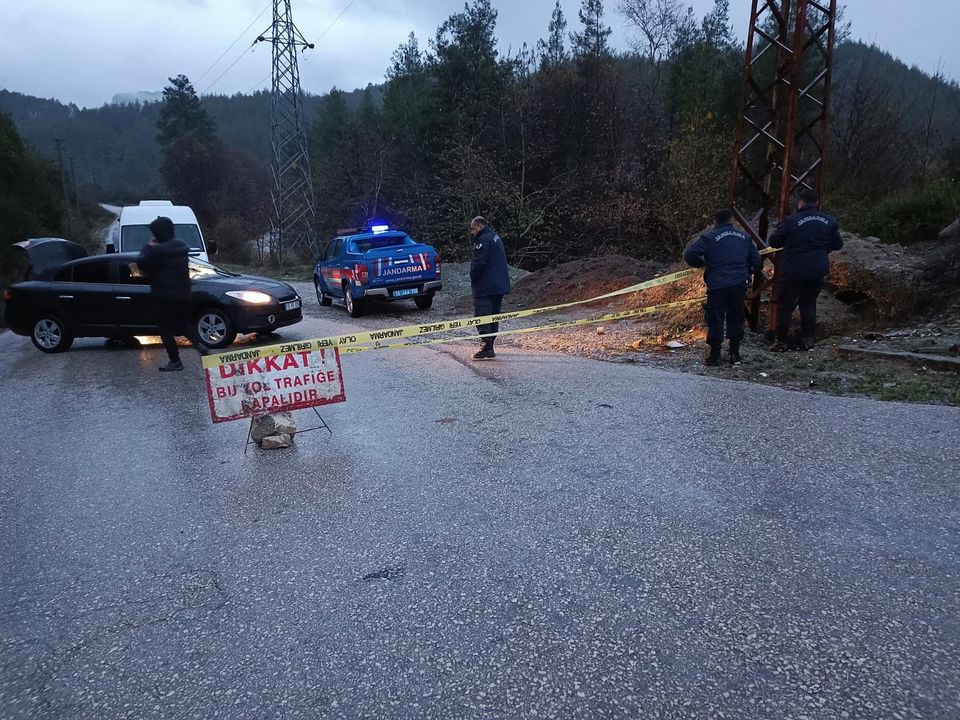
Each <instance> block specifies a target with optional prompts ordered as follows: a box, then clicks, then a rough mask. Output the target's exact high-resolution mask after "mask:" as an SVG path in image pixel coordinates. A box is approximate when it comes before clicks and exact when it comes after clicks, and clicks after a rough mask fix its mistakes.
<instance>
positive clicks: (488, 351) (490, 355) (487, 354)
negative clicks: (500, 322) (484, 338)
mask: <svg viewBox="0 0 960 720" xmlns="http://www.w3.org/2000/svg"><path fill="white" fill-rule="evenodd" d="M496 357H497V355H496V353H495V352H493V343H492V342H485V343H484V344H483V347H482V348H480V352H478V353H474V355H473V359H474V360H493V359H494V358H496Z"/></svg>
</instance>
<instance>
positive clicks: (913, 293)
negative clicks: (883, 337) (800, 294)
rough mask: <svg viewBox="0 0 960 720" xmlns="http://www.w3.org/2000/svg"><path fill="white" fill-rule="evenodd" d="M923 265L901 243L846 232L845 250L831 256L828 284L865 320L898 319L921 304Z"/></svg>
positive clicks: (910, 314) (907, 314) (892, 320)
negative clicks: (895, 243) (891, 242)
mask: <svg viewBox="0 0 960 720" xmlns="http://www.w3.org/2000/svg"><path fill="white" fill-rule="evenodd" d="M923 265H924V264H923V262H922V261H920V260H919V259H918V258H917V257H916V256H913V255H910V254H908V253H907V252H906V250H904V248H903V247H902V246H900V245H887V244H884V243H882V242H880V240H878V239H877V238H873V237H865V238H862V237H859V236H857V235H853V234H850V233H844V235H843V249H842V250H840V251H838V252H835V253H833V254H832V255H831V256H830V275H829V276H828V277H827V282H826V285H827V288H828V289H829V290H830V292H832V293H833V295H834V297H836V298H837V299H838V300H840V301H841V302H844V303H846V304H847V305H849V306H850V307H851V309H852V310H854V311H855V312H856V313H857V314H858V315H859V316H860V317H861V318H862V319H863V320H865V321H869V322H875V323H880V324H883V323H889V322H894V321H899V320H903V319H906V318H909V317H912V316H913V315H915V314H916V313H917V311H918V310H919V308H920V306H921V303H922V299H923V287H922V278H923V274H924V273H923V270H924V268H923Z"/></svg>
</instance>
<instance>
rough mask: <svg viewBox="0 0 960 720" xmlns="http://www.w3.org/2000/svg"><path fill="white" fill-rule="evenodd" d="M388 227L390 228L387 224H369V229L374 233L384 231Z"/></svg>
mask: <svg viewBox="0 0 960 720" xmlns="http://www.w3.org/2000/svg"><path fill="white" fill-rule="evenodd" d="M389 229H390V226H389V225H371V226H370V231H371V232H373V233H374V234H376V233H385V232H387V230H389Z"/></svg>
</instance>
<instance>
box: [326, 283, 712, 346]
mask: <svg viewBox="0 0 960 720" xmlns="http://www.w3.org/2000/svg"><path fill="white" fill-rule="evenodd" d="M705 299H706V298H702V297H698V298H694V299H692V300H678V301H676V302H671V303H662V304H660V305H649V306H647V307H643V308H637V309H636V310H622V311H620V312H613V313H605V314H603V315H595V316H594V317H588V318H581V319H579V320H556V321H554V322H550V323H546V324H545V325H535V326H533V327H526V328H516V329H513V330H500V331H498V332H496V333H486V334H484V335H458V336H457V337H452V338H440V339H439V340H420V341H417V340H414V341H413V342H404V343H390V344H386V345H385V344H382V343H379V342H378V343H375V344H374V345H359V346H351V347H346V348H344V349H343V350H341V351H340V352H341V354H343V355H349V354H351V353H361V352H367V351H368V350H399V349H400V348H408V347H423V346H424V345H442V344H445V343H452V342H462V341H464V340H476V339H477V338H483V337H489V336H490V335H496V336H497V337H503V336H504V335H519V334H521V333H532V332H540V331H542V330H558V329H561V328H568V327H576V326H578V325H594V324H596V323H600V322H614V321H616V320H626V319H627V318H632V317H639V316H641V315H652V314H653V313H657V312H660V311H661V310H669V309H670V308H677V307H683V306H684V305H693V304H694V303H702V302H703V301H704V300H705Z"/></svg>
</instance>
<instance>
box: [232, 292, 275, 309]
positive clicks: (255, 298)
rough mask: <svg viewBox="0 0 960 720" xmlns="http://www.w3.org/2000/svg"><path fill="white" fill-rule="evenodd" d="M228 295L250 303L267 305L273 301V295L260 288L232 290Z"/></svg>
mask: <svg viewBox="0 0 960 720" xmlns="http://www.w3.org/2000/svg"><path fill="white" fill-rule="evenodd" d="M227 295H229V296H230V297H232V298H236V299H237V300H239V301H240V302H243V303H247V304H249V305H266V304H268V303H272V302H273V298H272V297H270V296H269V295H267V294H266V293H263V292H260V291H259V290H231V291H230V292H228V293H227Z"/></svg>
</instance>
